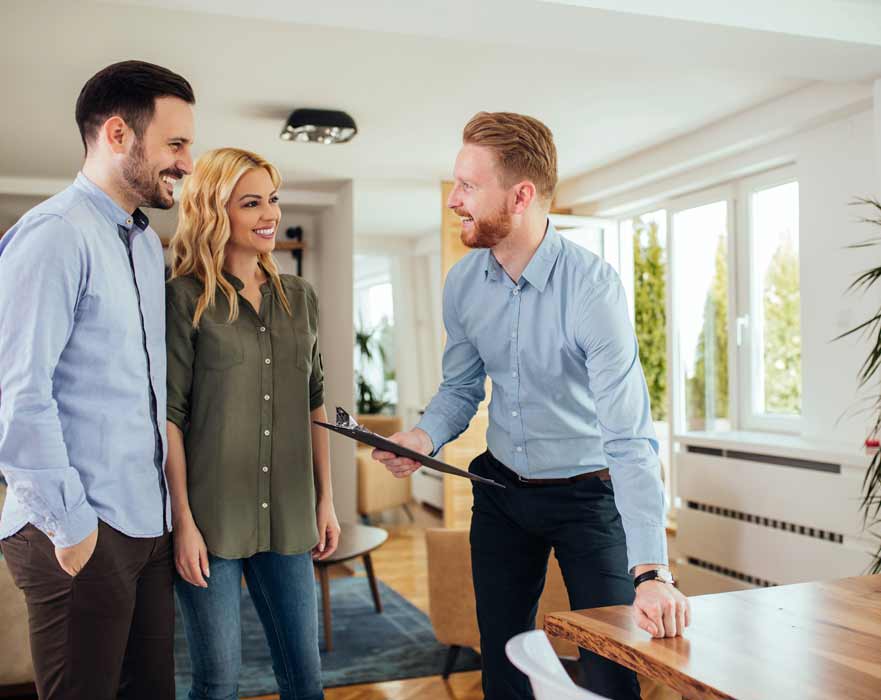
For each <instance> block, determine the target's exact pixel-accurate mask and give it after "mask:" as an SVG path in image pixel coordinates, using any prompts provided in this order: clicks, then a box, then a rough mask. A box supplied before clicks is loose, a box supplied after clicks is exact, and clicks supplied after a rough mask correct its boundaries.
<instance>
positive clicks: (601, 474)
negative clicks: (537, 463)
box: [490, 453, 612, 487]
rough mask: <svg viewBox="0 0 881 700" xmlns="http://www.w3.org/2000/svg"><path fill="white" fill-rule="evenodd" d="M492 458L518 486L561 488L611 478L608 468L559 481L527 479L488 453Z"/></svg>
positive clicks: (563, 478)
mask: <svg viewBox="0 0 881 700" xmlns="http://www.w3.org/2000/svg"><path fill="white" fill-rule="evenodd" d="M490 456H491V457H492V461H493V462H494V463H495V465H496V466H497V467H499V469H501V470H503V471H504V472H505V473H506V474H507V475H508V477H509V478H511V479H513V480H514V481H516V482H517V485H518V486H524V487H529V486H562V485H563V484H574V483H576V482H578V481H584V480H585V479H599V480H600V481H609V479H611V478H612V477H611V476H610V475H609V470H608V468H605V469H598V470H596V471H593V472H584V473H583V474H576V475H575V476H566V477H562V478H559V479H527V478H526V477H523V476H520V475H519V474H518V473H517V472H515V471H514V470H513V469H509V468H508V467H506V466H505V465H504V464H502V463H501V462H500V461H499V460H498V459H496V457H495V456H494V455H492V453H490Z"/></svg>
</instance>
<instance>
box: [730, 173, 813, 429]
mask: <svg viewBox="0 0 881 700" xmlns="http://www.w3.org/2000/svg"><path fill="white" fill-rule="evenodd" d="M791 182H796V183H797V182H798V173H797V171H796V168H795V166H794V165H790V166H787V167H783V168H776V169H774V170H771V171H768V172H765V173H761V174H759V175H753V176H750V177H746V178H743V179H741V180H738V182H737V210H738V220H739V221H740V222H742V223H741V226H740V230H739V231H738V236H737V239H738V240H737V244H738V246H737V247H738V250H737V257H738V260H739V261H741V262H740V263H739V264H738V269H739V270H740V271H741V274H742V278H743V284H741V285H740V288H739V290H738V292H737V294H738V296H737V304H736V306H735V307H733V308H736V309H737V312H736V318H735V319H734V321H735V334H734V335H729V337H730V338H735V341H736V340H737V338H738V336H737V330H736V329H737V328H738V327H739V328H740V341H741V342H740V347H735V350H736V352H737V355H738V366H739V369H740V371H739V373H738V374H739V377H740V381H739V383H738V386H737V393H738V395H739V396H740V397H742V400H741V402H740V412H739V414H738V417H739V424H740V425H741V426H742V428H743V429H745V430H757V431H765V432H774V433H792V434H799V433H800V432H801V428H802V417H801V415H798V416H784V415H773V414H768V413H765V412H764V410H762V409H763V406H764V385H763V383H762V380H761V377H762V372H763V366H762V352H763V341H764V339H763V337H762V330H763V329H762V328H761V327H760V325H759V324H758V323H757V322H755V321H756V319H759V318H761V308H760V306H761V303H762V294H761V280H760V279H759V272H758V270H757V269H756V262H755V257H754V255H753V222H752V214H753V212H752V202H753V195H754V194H755V193H756V192H760V191H762V190H767V189H771V188H773V187H777V186H780V185H785V184H788V183H791ZM799 197H801V188H799ZM802 316H803V312H802V311H801V305H799V325H800V327H804V319H803V318H802ZM734 344H735V346H736V345H737V343H736V342H735V343H734ZM802 377H804V375H803V374H802ZM802 396H804V381H802Z"/></svg>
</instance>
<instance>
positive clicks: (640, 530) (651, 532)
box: [627, 525, 667, 572]
mask: <svg viewBox="0 0 881 700" xmlns="http://www.w3.org/2000/svg"><path fill="white" fill-rule="evenodd" d="M640 564H662V565H664V566H667V528H665V527H664V526H663V525H640V526H639V527H635V528H633V527H632V528H630V529H629V530H628V531H627V568H628V569H629V570H630V571H631V572H632V571H633V569H634V567H637V566H639V565H640Z"/></svg>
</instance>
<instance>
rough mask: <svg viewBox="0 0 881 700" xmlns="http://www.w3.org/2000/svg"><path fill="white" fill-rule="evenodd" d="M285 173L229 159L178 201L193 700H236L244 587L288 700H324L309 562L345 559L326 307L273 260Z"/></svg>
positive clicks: (176, 258) (182, 574) (185, 575)
mask: <svg viewBox="0 0 881 700" xmlns="http://www.w3.org/2000/svg"><path fill="white" fill-rule="evenodd" d="M279 185H280V177H279V174H278V171H277V170H276V169H275V168H274V167H273V166H272V165H271V164H270V163H268V162H266V161H265V160H263V159H262V158H260V157H259V156H257V155H255V154H253V153H249V152H247V151H242V150H238V149H233V148H222V149H219V150H216V151H211V152H210V153H206V154H205V155H204V156H202V157H201V158H200V159H199V160H198V161H197V162H196V165H195V169H194V171H193V174H192V175H191V176H190V178H189V179H188V180H187V181H186V184H185V186H184V188H183V191H182V194H181V203H180V220H179V223H178V228H177V233H176V234H175V236H174V239H173V240H172V250H173V264H172V278H171V280H170V281H169V282H168V285H167V333H166V335H167V345H168V439H169V455H168V465H167V473H168V482H169V489H170V492H171V499H172V513H173V520H174V548H175V565H176V568H177V571H178V574H179V578H178V580H177V583H176V590H177V595H178V601H179V603H180V607H181V611H182V613H183V620H184V627H185V631H186V635H187V640H188V642H189V648H190V656H191V658H192V663H193V686H192V688H191V689H190V693H189V697H190V700H203V699H204V700H208V699H210V700H221V699H222V700H226V699H227V698H229V699H230V700H234V699H235V698H238V675H239V668H240V666H241V625H240V610H239V602H240V599H241V580H242V575H244V577H245V580H246V582H247V584H248V589H249V591H250V593H251V598H252V599H253V600H254V605H255V607H256V608H257V612H258V613H259V615H260V619H261V621H262V622H263V627H264V630H265V632H266V638H267V641H268V642H269V647H270V650H271V652H272V661H273V669H274V671H275V676H276V679H277V681H278V686H279V690H280V693H281V700H293V699H294V698H297V700H315V699H317V698H322V697H324V695H323V692H322V689H321V674H320V671H321V669H320V660H319V654H318V613H317V603H316V597H315V585H314V578H313V572H312V559H313V558H318V559H323V558H326V557H328V556H329V555H330V554H331V553H332V552H333V551H334V550H335V549H336V546H337V542H338V539H339V531H340V528H339V523H338V522H337V517H336V514H335V512H334V507H333V497H332V490H331V482H330V460H329V448H328V439H327V434H326V431H322V430H320V429H315V428H314V427H313V426H312V423H311V421H312V420H313V419H316V420H326V419H327V418H326V412H325V408H324V372H323V368H322V364H321V356H320V354H319V352H318V336H317V333H318V300H317V298H316V295H315V292H314V290H313V289H312V287H310V286H309V285H308V284H307V283H306V282H304V281H303V280H302V279H300V278H298V277H293V276H290V275H280V274H279V272H278V269H277V267H276V265H275V262H274V261H273V258H272V250H273V248H274V246H275V233H276V231H277V229H278V224H279V219H280V217H281V210H280V208H279V205H278V188H279Z"/></svg>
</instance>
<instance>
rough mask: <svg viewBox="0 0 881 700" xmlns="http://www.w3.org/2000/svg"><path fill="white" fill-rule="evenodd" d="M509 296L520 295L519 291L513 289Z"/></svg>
mask: <svg viewBox="0 0 881 700" xmlns="http://www.w3.org/2000/svg"><path fill="white" fill-rule="evenodd" d="M511 294H513V295H514V296H515V297H516V296H517V295H518V294H520V290H519V289H515V290H514V291H513V292H511Z"/></svg>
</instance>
